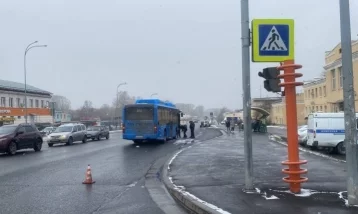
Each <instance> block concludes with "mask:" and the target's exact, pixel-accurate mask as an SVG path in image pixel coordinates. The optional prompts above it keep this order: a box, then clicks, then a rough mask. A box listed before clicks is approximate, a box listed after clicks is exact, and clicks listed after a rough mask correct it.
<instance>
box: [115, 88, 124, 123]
mask: <svg viewBox="0 0 358 214" xmlns="http://www.w3.org/2000/svg"><path fill="white" fill-rule="evenodd" d="M122 85H127V83H126V82H122V83H119V84H118V86H117V91H116V92H117V93H116V96H117V102H116V109H117V108H118V104H119V103H118V102H119V101H118V97H119V94H118V89H119V87H120V86H122ZM115 112H116V110H114V117H115V116H116V113H115ZM118 125H119V116H118Z"/></svg>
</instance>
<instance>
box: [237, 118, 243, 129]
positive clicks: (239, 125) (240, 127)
mask: <svg viewBox="0 0 358 214" xmlns="http://www.w3.org/2000/svg"><path fill="white" fill-rule="evenodd" d="M237 126H238V127H239V131H240V130H242V119H241V118H240V117H239V118H238V119H237Z"/></svg>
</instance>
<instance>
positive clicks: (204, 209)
mask: <svg viewBox="0 0 358 214" xmlns="http://www.w3.org/2000/svg"><path fill="white" fill-rule="evenodd" d="M184 150H186V149H183V150H181V151H180V152H183V151H184ZM170 162H171V159H169V160H168V161H167V162H166V163H165V165H164V167H163V170H162V175H163V183H164V186H165V187H166V188H167V190H168V192H169V193H170V195H171V196H172V197H173V198H174V200H176V201H178V202H179V203H180V204H181V205H182V206H183V207H184V208H185V209H186V210H187V211H189V212H190V213H192V214H221V213H220V212H218V211H216V210H214V209H211V208H209V207H208V206H205V205H204V204H202V203H200V202H198V201H197V200H195V199H193V198H192V197H190V196H189V195H187V194H185V193H183V192H182V191H180V190H179V189H178V188H177V187H176V186H174V184H173V183H172V182H171V180H170V179H169V176H168V167H169V164H170Z"/></svg>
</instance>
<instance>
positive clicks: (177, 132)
mask: <svg viewBox="0 0 358 214" xmlns="http://www.w3.org/2000/svg"><path fill="white" fill-rule="evenodd" d="M176 135H177V138H180V125H178V126H177V128H176Z"/></svg>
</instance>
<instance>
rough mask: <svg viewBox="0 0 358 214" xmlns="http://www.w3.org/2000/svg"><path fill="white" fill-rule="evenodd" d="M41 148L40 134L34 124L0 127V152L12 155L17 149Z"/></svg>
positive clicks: (38, 149) (37, 149)
mask: <svg viewBox="0 0 358 214" xmlns="http://www.w3.org/2000/svg"><path fill="white" fill-rule="evenodd" d="M41 148H42V136H41V133H40V132H39V130H38V129H37V128H36V126H34V125H32V124H19V125H5V126H1V127H0V152H6V153H8V154H9V155H14V154H16V151H17V150H21V149H34V150H35V151H36V152H38V151H41Z"/></svg>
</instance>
